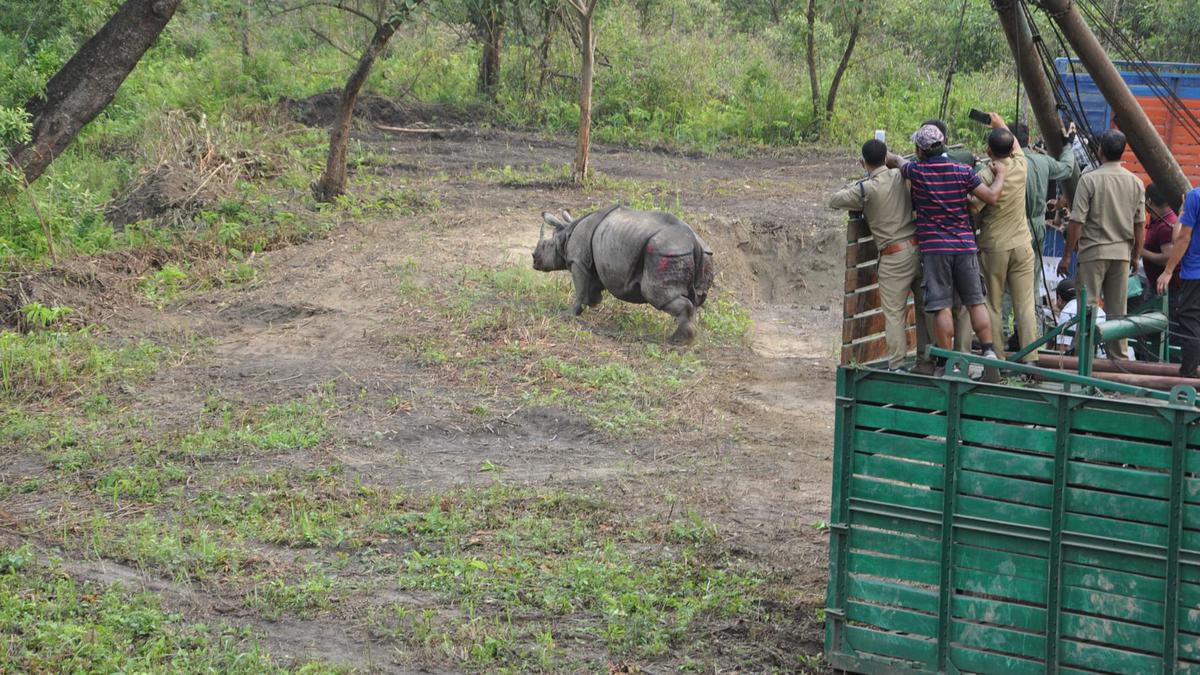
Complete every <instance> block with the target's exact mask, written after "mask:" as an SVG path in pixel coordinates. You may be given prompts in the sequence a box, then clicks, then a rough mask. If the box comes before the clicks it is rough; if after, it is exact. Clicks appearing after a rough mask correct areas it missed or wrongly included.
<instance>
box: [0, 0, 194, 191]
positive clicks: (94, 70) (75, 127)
mask: <svg viewBox="0 0 1200 675" xmlns="http://www.w3.org/2000/svg"><path fill="white" fill-rule="evenodd" d="M180 2H181V0H126V2H125V3H124V4H123V5H121V7H120V9H118V10H117V12H116V13H115V14H113V16H112V17H111V18H110V19H109V20H108V23H106V24H104V27H103V28H101V29H100V30H99V31H98V32H97V33H96V34H95V35H93V36H92V37H91V39H89V40H88V41H87V42H85V43H84V44H83V46H82V47H80V48H79V51H77V52H75V55H74V56H72V57H71V60H70V61H67V63H66V65H64V66H63V67H62V68H61V69H60V70H59V71H58V72H57V73H56V74H55V75H54V77H52V78H50V82H49V83H47V84H46V93H45V96H43V97H37V98H34V99H32V100H30V101H29V102H28V103H26V104H25V110H26V112H28V113H29V115H30V118H31V120H32V122H33V133H32V135H31V137H30V140H29V142H27V143H22V144H19V145H16V146H14V147H11V148H8V151H9V154H10V156H11V158H12V164H13V166H14V167H16V168H17V169H18V170H19V171H21V172H22V173H24V174H25V180H26V181H27V182H29V183H32V182H33V181H35V180H37V179H38V177H40V176H41V175H42V173H44V172H45V171H46V168H47V167H48V166H50V163H51V162H53V161H54V158H56V157H58V155H59V154H61V153H62V151H63V150H65V149H66V148H67V146H69V145H70V144H71V141H73V140H75V136H76V135H78V134H79V131H80V130H81V129H83V127H84V126H86V125H87V124H88V123H89V122H91V121H92V120H94V119H96V116H97V115H99V114H100V113H101V112H102V111H103V110H104V109H105V108H107V107H108V104H109V103H112V100H113V97H115V96H116V95H117V90H118V89H120V88H121V84H122V83H124V82H125V78H127V77H128V76H129V73H130V72H132V71H133V68H134V66H136V65H137V63H138V61H140V60H141V58H142V56H143V55H144V54H145V53H146V50H147V49H149V48H150V46H151V45H153V44H154V42H155V40H157V39H158V36H159V34H160V33H162V31H163V28H165V27H166V26H167V22H169V21H170V20H171V17H172V16H174V15H175V10H176V9H178V8H179V4H180Z"/></svg>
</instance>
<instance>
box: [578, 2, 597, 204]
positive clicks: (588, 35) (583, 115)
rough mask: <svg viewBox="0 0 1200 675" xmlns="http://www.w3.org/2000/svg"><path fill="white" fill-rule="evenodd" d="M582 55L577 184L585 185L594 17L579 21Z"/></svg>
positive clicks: (594, 51)
mask: <svg viewBox="0 0 1200 675" xmlns="http://www.w3.org/2000/svg"><path fill="white" fill-rule="evenodd" d="M579 35H580V41H579V44H580V48H579V52H580V55H581V56H582V57H583V66H582V68H581V69H580V76H579V143H578V144H577V146H576V148H575V183H576V184H577V185H583V184H584V183H586V182H587V180H588V177H589V175H590V174H591V167H590V165H589V160H588V153H589V152H590V150H591V143H592V73H593V70H594V67H595V59H596V36H595V34H593V33H592V15H591V13H588V14H587V15H585V16H581V17H580V19H579Z"/></svg>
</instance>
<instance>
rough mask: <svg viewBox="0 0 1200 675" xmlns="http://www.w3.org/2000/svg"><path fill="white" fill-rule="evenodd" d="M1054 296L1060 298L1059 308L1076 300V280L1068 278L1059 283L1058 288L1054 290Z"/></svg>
mask: <svg viewBox="0 0 1200 675" xmlns="http://www.w3.org/2000/svg"><path fill="white" fill-rule="evenodd" d="M1054 295H1056V296H1058V306H1059V307H1062V306H1063V305H1065V304H1067V303H1068V302H1070V301H1072V300H1074V299H1075V280H1074V279H1071V278H1069V277H1068V278H1066V279H1063V280H1062V281H1060V282H1058V287H1057V288H1055V289H1054Z"/></svg>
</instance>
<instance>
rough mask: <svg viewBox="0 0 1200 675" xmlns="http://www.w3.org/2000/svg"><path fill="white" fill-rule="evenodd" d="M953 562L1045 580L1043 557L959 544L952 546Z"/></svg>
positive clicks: (984, 569)
mask: <svg viewBox="0 0 1200 675" xmlns="http://www.w3.org/2000/svg"><path fill="white" fill-rule="evenodd" d="M953 562H954V564H955V565H958V566H960V567H963V568H967V569H973V570H979V571H980V572H989V571H996V570H1004V572H1005V574H1011V575H1013V576H1017V577H1023V578H1025V579H1031V580H1033V581H1045V580H1046V572H1047V567H1046V565H1047V563H1046V559H1045V558H1036V557H1033V556H1026V555H1018V554H1015V553H1011V552H1001V551H992V550H988V549H986V548H979V547H976V546H964V545H962V544H959V545H957V546H955V547H954V559H953Z"/></svg>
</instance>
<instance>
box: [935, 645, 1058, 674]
mask: <svg viewBox="0 0 1200 675" xmlns="http://www.w3.org/2000/svg"><path fill="white" fill-rule="evenodd" d="M950 660H951V662H953V663H954V665H955V667H956V668H958V669H959V670H960V671H962V672H970V673H980V675H1012V674H1013V673H1036V672H1040V671H1041V670H1042V669H1043V668H1044V667H1045V666H1044V663H1043V662H1042V661H1034V660H1031V659H1022V658H1019V657H1016V656H1006V655H1004V654H995V653H993V652H984V651H979V650H976V649H968V648H966V647H960V646H958V645H950Z"/></svg>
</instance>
